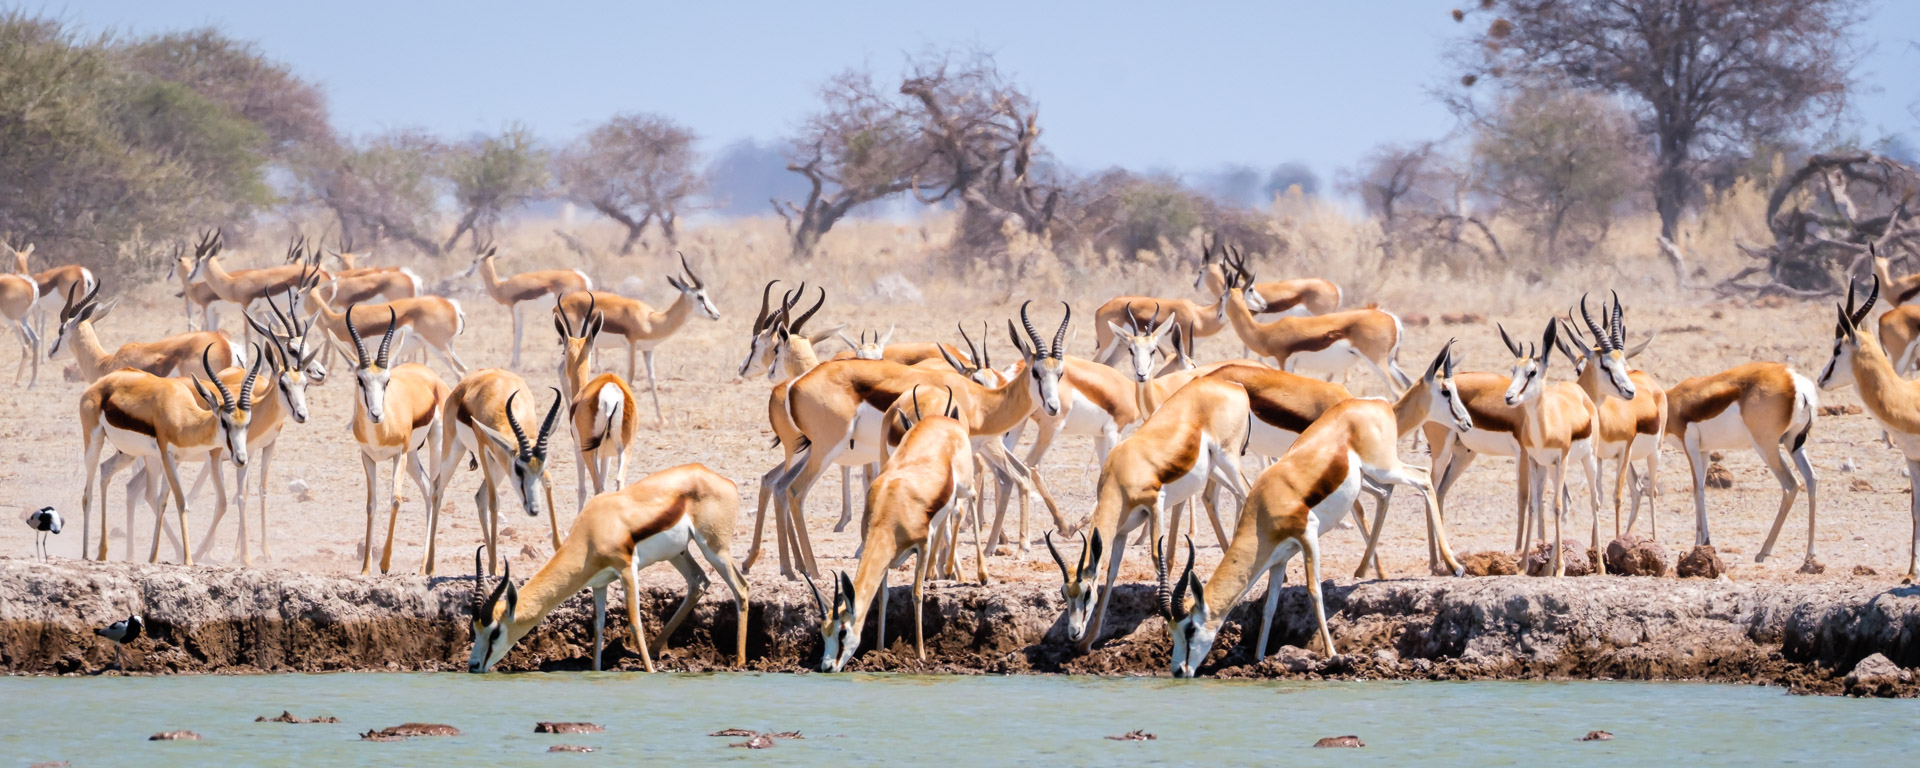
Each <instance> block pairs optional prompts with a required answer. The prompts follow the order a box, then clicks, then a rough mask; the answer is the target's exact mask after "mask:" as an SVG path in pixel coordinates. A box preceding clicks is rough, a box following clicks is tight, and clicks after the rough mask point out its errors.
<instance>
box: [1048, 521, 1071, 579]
mask: <svg viewBox="0 0 1920 768" xmlns="http://www.w3.org/2000/svg"><path fill="white" fill-rule="evenodd" d="M1041 538H1044V539H1046V540H1047V552H1048V553H1049V554H1051V555H1053V564H1054V565H1058V566H1060V578H1062V579H1065V580H1067V581H1073V574H1072V573H1069V572H1068V571H1067V561H1066V558H1063V557H1061V556H1060V548H1059V547H1055V546H1054V545H1053V531H1047V535H1045V536H1043V537H1041Z"/></svg>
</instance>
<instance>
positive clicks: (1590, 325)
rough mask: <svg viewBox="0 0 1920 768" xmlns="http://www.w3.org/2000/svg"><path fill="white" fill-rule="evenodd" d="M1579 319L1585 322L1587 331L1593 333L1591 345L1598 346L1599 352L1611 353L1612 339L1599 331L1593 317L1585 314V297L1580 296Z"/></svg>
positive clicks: (1583, 295) (1598, 326)
mask: <svg viewBox="0 0 1920 768" xmlns="http://www.w3.org/2000/svg"><path fill="white" fill-rule="evenodd" d="M1580 319H1582V320H1585V321H1587V330H1589V331H1592V332H1593V343H1595V344H1598V345H1600V351H1601V352H1612V351H1613V338H1612V337H1610V336H1608V335H1607V334H1606V333H1605V332H1604V331H1601V330H1600V324H1599V323H1595V322H1594V321H1593V315H1592V314H1591V313H1589V312H1587V295H1586V294H1584V293H1583V294H1580Z"/></svg>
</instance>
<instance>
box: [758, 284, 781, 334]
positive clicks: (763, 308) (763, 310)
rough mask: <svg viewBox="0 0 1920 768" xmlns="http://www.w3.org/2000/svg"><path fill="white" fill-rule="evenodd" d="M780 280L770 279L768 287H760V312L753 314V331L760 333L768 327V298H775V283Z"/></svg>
mask: <svg viewBox="0 0 1920 768" xmlns="http://www.w3.org/2000/svg"><path fill="white" fill-rule="evenodd" d="M778 282H780V281H779V280H768V281H767V287H765V288H762V289H760V314H758V315H754V316H753V332H754V333H759V332H760V331H761V330H762V329H765V328H766V327H767V300H768V299H771V298H773V285H774V284H775V283H778Z"/></svg>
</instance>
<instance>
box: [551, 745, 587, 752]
mask: <svg viewBox="0 0 1920 768" xmlns="http://www.w3.org/2000/svg"><path fill="white" fill-rule="evenodd" d="M547 751H548V752H597V751H599V750H598V749H597V748H595V747H583V746H580V745H578V744H555V745H553V746H551V747H547Z"/></svg>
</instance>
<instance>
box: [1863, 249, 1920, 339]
mask: <svg viewBox="0 0 1920 768" xmlns="http://www.w3.org/2000/svg"><path fill="white" fill-rule="evenodd" d="M1867 257H1868V258H1869V259H1872V261H1873V279H1874V281H1875V283H1876V284H1878V285H1879V286H1880V289H1881V290H1882V291H1884V292H1885V293H1886V294H1887V306H1889V307H1893V308H1898V307H1904V306H1907V305H1909V304H1914V303H1917V302H1920V273H1916V274H1911V275H1903V276H1901V277H1897V278H1896V277H1894V276H1893V275H1892V274H1890V272H1889V268H1890V267H1891V260H1890V259H1888V258H1887V257H1885V256H1882V255H1880V249H1879V248H1877V247H1873V246H1871V245H1870V246H1869V247H1868V248H1867ZM1855 264H1858V262H1855ZM1847 287H1848V288H1849V289H1851V288H1852V287H1853V286H1851V285H1849V286H1847ZM1889 349H1890V348H1889Z"/></svg>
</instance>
